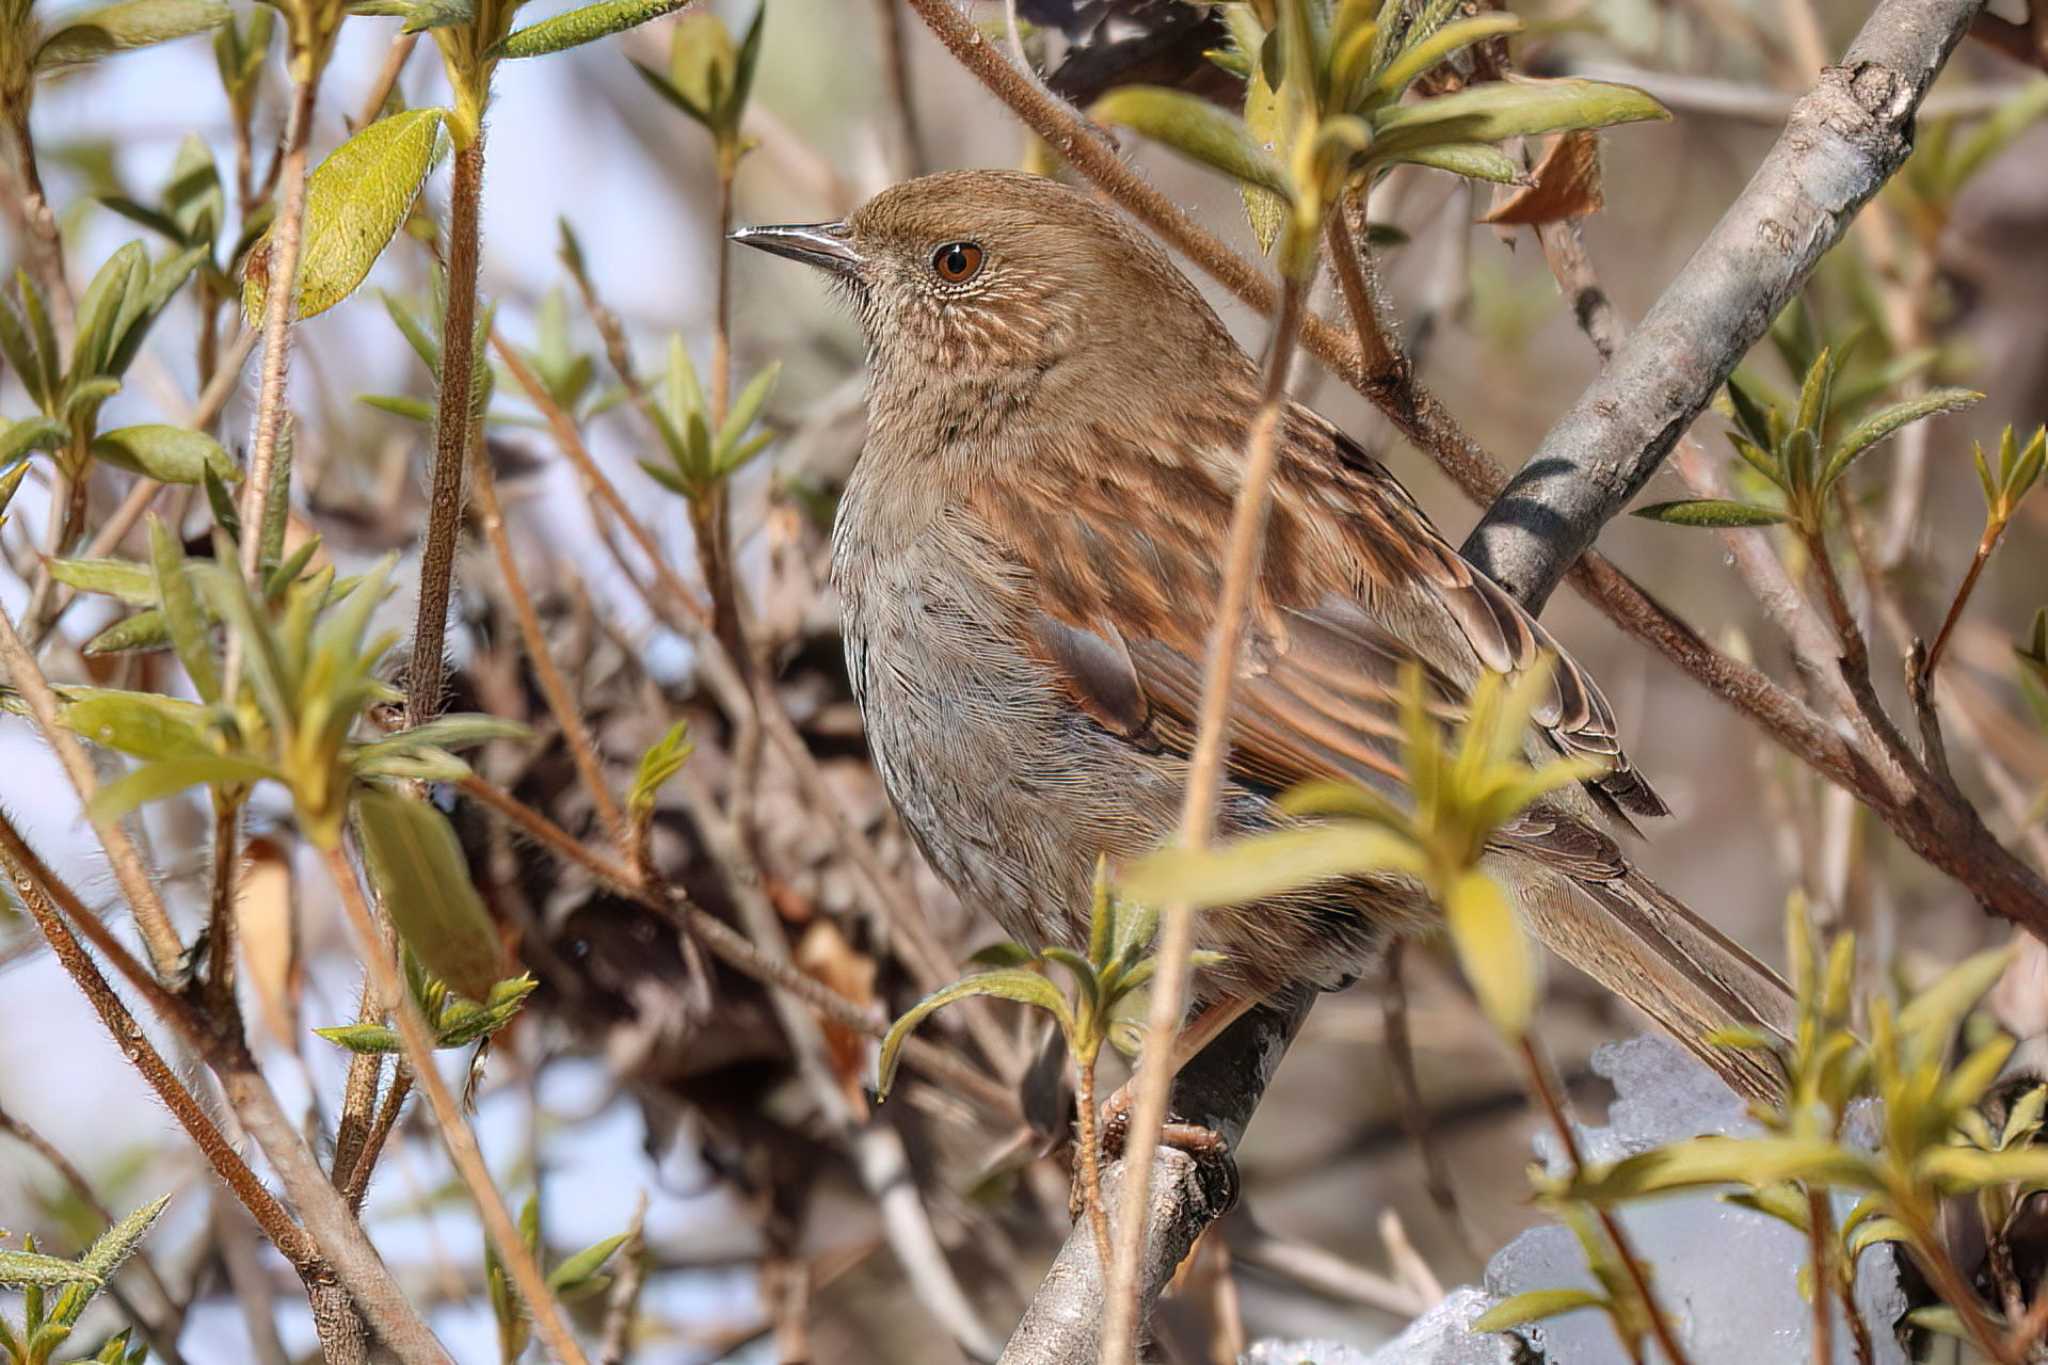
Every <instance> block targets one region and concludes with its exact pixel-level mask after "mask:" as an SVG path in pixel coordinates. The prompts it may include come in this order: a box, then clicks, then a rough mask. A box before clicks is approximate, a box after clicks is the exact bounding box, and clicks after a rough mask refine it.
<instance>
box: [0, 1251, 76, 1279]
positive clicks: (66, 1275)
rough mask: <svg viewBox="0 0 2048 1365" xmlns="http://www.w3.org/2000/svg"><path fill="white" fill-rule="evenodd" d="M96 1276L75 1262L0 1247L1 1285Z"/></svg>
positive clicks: (58, 1257)
mask: <svg viewBox="0 0 2048 1365" xmlns="http://www.w3.org/2000/svg"><path fill="white" fill-rule="evenodd" d="M95 1278H96V1277H95V1276H94V1275H93V1273H92V1272H91V1271H90V1270H87V1269H86V1268H85V1267H84V1266H83V1265H81V1264H79V1263H78V1262H76V1261H67V1260H65V1259H63V1258H62V1257H60V1256H45V1255H44V1254H43V1253H41V1252H39V1251H9V1250H7V1249H5V1248H0V1284H73V1283H76V1282H79V1281H86V1282H90V1281H92V1280H93V1279H95Z"/></svg>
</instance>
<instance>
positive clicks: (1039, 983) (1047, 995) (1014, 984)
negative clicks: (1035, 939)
mask: <svg viewBox="0 0 2048 1365" xmlns="http://www.w3.org/2000/svg"><path fill="white" fill-rule="evenodd" d="M977 995H992V996H995V997H996V998H997V999H999V1000H1015V1001H1017V1002H1019V1003H1020V1004H1025V1005H1030V1006H1032V1007H1033V1008H1035V1009H1042V1010H1044V1011H1046V1012H1047V1013H1049V1014H1051V1015H1052V1017H1053V1018H1054V1019H1056V1020H1058V1021H1059V1025H1060V1030H1061V1031H1062V1032H1063V1033H1066V1034H1069V1035H1071V1034H1072V1033H1073V1031H1074V1016H1073V1014H1072V1012H1071V1011H1069V1010H1068V1008H1067V1000H1066V997H1065V996H1063V995H1061V994H1060V992H1059V987H1057V986H1055V985H1053V984H1052V982H1050V981H1048V980H1046V979H1045V978H1044V977H1042V976H1040V975H1039V974H1038V973H1037V972H1028V971H1025V970H1023V969H1022V968H1005V969H1001V970H997V971H993V972H977V973H975V974H974V975H973V976H969V977H964V978H962V979H961V980H959V981H955V982H954V983H953V984H952V985H950V986H941V987H940V988H939V989H938V990H935V991H933V992H932V993H931V994H930V995H927V996H926V997H925V998H924V999H922V1000H920V1001H918V1002H917V1003H916V1004H915V1005H912V1006H911V1007H910V1010H909V1012H908V1013H906V1014H905V1015H904V1016H903V1017H902V1018H901V1019H898V1020H897V1021H896V1022H895V1023H894V1024H891V1025H890V1026H889V1032H888V1033H887V1034H886V1035H885V1036H884V1037H883V1039H882V1055H881V1059H880V1061H879V1063H878V1064H877V1076H876V1081H875V1093H876V1097H877V1098H879V1099H887V1098H888V1095H889V1087H890V1086H891V1085H892V1084H893V1083H894V1082H895V1079H896V1060H897V1054H898V1053H899V1052H901V1051H902V1049H903V1040H904V1039H905V1038H908V1037H909V1036H910V1032H911V1030H912V1029H914V1028H916V1027H917V1026H918V1025H919V1024H921V1023H923V1022H924V1021H925V1019H926V1018H928V1017H929V1016H931V1015H932V1014H934V1013H936V1012H937V1011H938V1010H940V1009H942V1008H944V1007H945V1006H947V1005H950V1004H952V1003H953V1002H954V1001H956V1000H965V999H967V998H969V997H970V996H977Z"/></svg>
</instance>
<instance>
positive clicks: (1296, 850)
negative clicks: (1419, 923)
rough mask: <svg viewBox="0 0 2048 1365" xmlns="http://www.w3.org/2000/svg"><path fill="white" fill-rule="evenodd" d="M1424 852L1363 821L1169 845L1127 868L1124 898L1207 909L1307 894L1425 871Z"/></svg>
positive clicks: (1121, 890)
mask: <svg viewBox="0 0 2048 1365" xmlns="http://www.w3.org/2000/svg"><path fill="white" fill-rule="evenodd" d="M1420 869H1421V854H1420V852H1419V850H1417V849H1416V847H1415V846H1414V844H1412V843H1411V842H1409V841H1408V840H1407V839H1405V838H1403V837H1402V836H1400V835H1398V834H1395V833H1392V832H1391V831H1388V830H1384V829H1376V828H1373V827H1371V826H1368V825H1363V824H1359V823H1356V822H1341V823H1333V824H1326V825H1317V826H1314V827H1312V828H1308V829H1283V830H1275V831H1273V832H1271V833H1267V834H1253V835H1248V836H1246V837H1245V838H1242V839H1235V840H1231V841H1230V842H1228V843H1224V844H1218V845H1214V846H1212V847H1208V848H1203V849H1198V850H1191V849H1183V848H1163V849H1160V850H1159V851H1158V852H1156V853H1150V854H1147V855H1146V856H1145V857H1143V858H1140V859H1138V860H1137V861H1136V862H1135V863H1133V864H1131V865H1130V866H1129V867H1128V868H1126V869H1125V870H1124V874H1123V876H1122V877H1121V878H1119V879H1118V883H1117V889H1118V892H1119V894H1121V895H1122V896H1123V897H1124V899H1126V900H1131V901H1138V902H1141V903H1143V904H1145V905H1150V906H1155V907H1157V906H1169V905H1185V906H1188V907H1190V908H1191V909H1195V910H1205V909H1209V908H1212V907H1214V906H1219V905H1241V904H1244V903H1246V902H1249V901H1258V900H1265V899H1267V898H1269V897H1272V896H1279V895H1285V894H1287V893H1288V892H1293V891H1301V890H1304V889H1306V888H1308V887H1311V886H1316V885H1319V884H1322V883H1324V882H1328V881H1330V880H1332V879H1333V878H1337V877H1350V876H1357V875H1360V874H1362V873H1367V872H1384V871H1399V872H1409V873H1414V872H1418V871H1420Z"/></svg>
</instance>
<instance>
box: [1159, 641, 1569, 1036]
mask: <svg viewBox="0 0 2048 1365" xmlns="http://www.w3.org/2000/svg"><path fill="white" fill-rule="evenodd" d="M1550 682H1551V677H1550V669H1549V666H1548V664H1547V663H1546V664H1543V665H1539V666H1538V667H1535V668H1531V669H1529V670H1527V671H1525V672H1523V673H1522V674H1520V675H1518V676H1516V677H1515V678H1513V679H1512V680H1509V679H1504V678H1502V677H1501V676H1500V675H1499V674H1493V673H1489V674H1486V675H1485V676H1484V677H1482V678H1481V679H1480V681H1479V684H1478V686H1476V687H1475V688H1474V689H1473V692H1472V696H1471V700H1470V704H1469V708H1468V710H1467V711H1466V714H1465V715H1464V717H1463V721H1462V725H1461V726H1460V729H1459V732H1458V735H1457V737H1456V740H1455V742H1453V741H1451V740H1450V739H1449V737H1448V736H1447V735H1446V733H1445V725H1444V718H1443V716H1442V715H1441V714H1440V711H1439V710H1438V708H1437V707H1436V706H1435V705H1433V704H1432V701H1431V699H1430V697H1429V695H1428V693H1427V692H1426V690H1425V684H1424V681H1423V677H1422V673H1421V670H1420V669H1419V668H1417V667H1415V666H1413V665H1410V666H1409V668H1408V669H1407V671H1406V672H1405V674H1404V677H1403V683H1402V705H1401V724H1402V733H1403V741H1402V752H1401V765H1402V771H1403V772H1404V774H1405V775H1406V786H1407V791H1406V795H1407V798H1408V804H1406V805H1403V804H1401V803H1400V802H1398V801H1397V800H1396V799H1394V798H1393V797H1390V796H1389V795H1387V794H1385V793H1382V792H1379V791H1376V790H1373V789H1370V788H1366V787H1361V786H1356V785H1353V784H1349V783H1343V782H1313V783H1308V784H1305V785H1303V786H1301V787H1297V788H1295V789H1294V790H1293V791H1291V792H1288V793H1287V794H1286V795H1285V796H1283V797H1282V798H1281V802H1280V805H1281V808H1282V810H1283V811H1284V812H1285V813H1286V814H1288V815H1291V816H1294V817H1297V818H1298V819H1299V820H1300V821H1301V822H1302V823H1299V824H1296V825H1292V826H1290V827H1287V828H1283V829H1278V830H1274V831H1272V832H1270V833H1265V834H1255V835H1251V836H1248V837H1246V838H1243V839H1239V840H1236V841H1233V842H1230V843H1227V844H1223V845H1219V846H1216V847H1214V848H1208V849H1203V850H1199V851H1192V850H1186V849H1163V850H1161V851H1159V852H1157V853H1154V854H1152V855H1150V856H1149V857H1147V858H1144V859H1141V860H1140V861H1139V862H1137V863H1136V864H1134V865H1133V866H1132V867H1131V868H1130V869H1129V871H1128V872H1127V873H1126V874H1125V876H1124V878H1123V882H1122V889H1123V891H1124V893H1125V894H1126V895H1129V896H1132V897H1134V898H1136V899H1138V900H1141V901H1144V902H1146V903H1148V904H1153V905H1190V906H1193V907H1195V908H1197V909H1201V908H1205V907H1209V906H1218V905H1230V904H1237V903H1243V902H1250V901H1257V900H1265V899H1268V898H1271V897H1275V896H1282V895H1287V894H1290V893H1294V892H1298V891H1302V890H1306V889H1307V888H1309V887H1312V886H1315V885H1317V884H1319V883H1322V882H1327V881H1329V880H1332V879H1334V878H1338V877H1362V876H1379V877H1387V876H1392V877H1399V878H1405V879H1411V880H1413V881H1414V882H1417V883H1419V884H1420V885H1421V886H1422V888H1423V889H1424V891H1425V892H1426V893H1427V894H1428V896H1429V897H1430V899H1431V900H1433V901H1434V902H1435V903H1436V904H1437V905H1438V906H1439V907H1441V908H1442V910H1443V912H1444V918H1445V922H1446V924H1447V926H1448V928H1449V930H1450V935H1451V942H1452V945H1453V946H1454V947H1455V948H1456V950H1457V953H1458V960H1459V963H1460V965H1461V966H1462V967H1463V968H1464V971H1465V974H1466V977H1467V979H1469V980H1470V981H1471V983H1472V986H1473V988H1474V990H1475V991H1477V993H1478V995H1479V999H1480V1003H1481V1004H1482V1006H1483V1007H1484V1008H1485V1009H1486V1012H1487V1015H1488V1017H1489V1018H1490V1019H1491V1020H1492V1021H1493V1023H1494V1025H1495V1027H1497V1028H1499V1029H1500V1030H1501V1031H1502V1032H1503V1033H1505V1034H1507V1035H1508V1036H1510V1037H1520V1036H1521V1035H1522V1033H1523V1032H1524V1030H1525V1029H1526V1028H1527V1026H1528V1022H1529V1017H1530V1015H1531V1013H1532V1012H1533V1010H1534V1008H1535V1001H1536V984H1537V969H1536V959H1535V955H1534V952H1533V950H1532V949H1531V947H1530V945H1529V941H1528V938H1527V936H1526V935H1525V934H1524V933H1523V931H1522V928H1521V925H1520V923H1519V921H1518V920H1517V919H1516V918H1515V913H1514V909H1513V907H1512V906H1511V905H1510V904H1509V903H1508V900H1507V897H1506V895H1505V894H1504V893H1503V892H1502V891H1501V889H1500V886H1499V884H1498V883H1496V882H1495V881H1494V880H1493V878H1492V877H1491V876H1490V875H1489V874H1488V873H1487V872H1486V871H1485V870H1484V868H1483V867H1482V866H1481V860H1482V858H1483V857H1484V855H1485V853H1486V849H1487V845H1488V843H1489V841H1490V840H1491V839H1492V837H1493V835H1494V833H1495V832H1496V831H1497V830H1499V829H1500V828H1501V826H1503V825H1505V824H1507V823H1508V822H1509V821H1510V820H1512V819H1514V818H1515V816H1516V815H1517V814H1519V813H1520V812H1521V811H1522V810H1524V809H1525V808H1527V807H1528V806H1529V805H1530V804H1531V803H1533V802H1535V801H1538V800H1540V799H1542V798H1543V797H1544V796H1545V795H1546V794H1548V793H1550V792H1553V791H1557V790H1559V789H1560V788H1564V787H1569V786H1572V785H1573V784H1575V783H1579V782H1583V781H1585V780H1586V779H1587V778H1589V777H1592V776H1594V775H1596V774H1597V773H1599V772H1600V771H1601V770H1602V765H1601V764H1599V763H1598V762H1596V761H1594V760H1590V759H1585V758H1566V759H1555V760H1552V761H1550V762H1546V763H1544V764H1542V765H1541V766H1540V767H1531V766H1530V764H1529V762H1528V758H1527V749H1526V744H1527V735H1528V725H1529V716H1530V713H1531V712H1532V711H1533V710H1534V708H1535V706H1536V704H1537V703H1538V701H1539V700H1540V699H1541V698H1542V697H1544V696H1545V695H1546V694H1547V692H1548V689H1549V687H1550Z"/></svg>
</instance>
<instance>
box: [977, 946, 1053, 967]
mask: <svg viewBox="0 0 2048 1365" xmlns="http://www.w3.org/2000/svg"><path fill="white" fill-rule="evenodd" d="M1037 960H1038V954H1036V953H1034V952H1032V951H1031V950H1030V949H1029V948H1026V947H1025V946H1024V945H1023V944H1021V943H1012V942H1010V941H1009V940H1008V939H1003V940H1001V941H999V942H996V943H991V944H989V945H988V946H987V947H986V948H977V949H976V950H975V951H974V952H972V953H970V954H969V955H968V958H967V965H968V966H970V967H1022V966H1025V965H1026V964H1028V963H1032V962H1036V961H1037Z"/></svg>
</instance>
